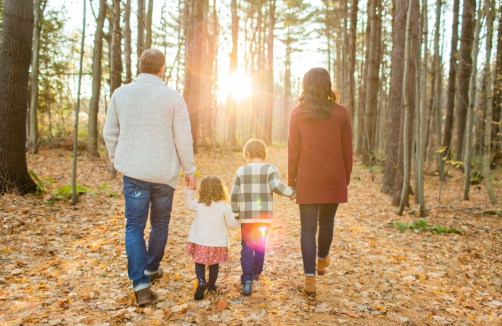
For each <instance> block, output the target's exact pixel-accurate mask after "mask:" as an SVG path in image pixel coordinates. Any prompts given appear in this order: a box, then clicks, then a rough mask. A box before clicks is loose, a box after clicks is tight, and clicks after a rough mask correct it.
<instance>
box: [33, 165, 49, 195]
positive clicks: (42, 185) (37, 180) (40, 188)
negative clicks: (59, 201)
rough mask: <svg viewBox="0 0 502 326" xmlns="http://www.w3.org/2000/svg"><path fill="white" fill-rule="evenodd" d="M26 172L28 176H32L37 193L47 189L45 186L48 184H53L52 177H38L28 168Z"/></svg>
mask: <svg viewBox="0 0 502 326" xmlns="http://www.w3.org/2000/svg"><path fill="white" fill-rule="evenodd" d="M28 173H29V174H30V176H31V177H32V178H33V180H34V181H35V183H36V184H37V194H40V193H42V192H45V191H47V187H48V186H50V185H53V184H54V183H55V181H54V179H52V178H45V177H44V178H42V179H40V178H39V177H38V175H37V174H36V173H35V172H33V171H32V170H29V171H28Z"/></svg>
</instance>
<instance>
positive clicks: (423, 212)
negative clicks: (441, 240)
mask: <svg viewBox="0 0 502 326" xmlns="http://www.w3.org/2000/svg"><path fill="white" fill-rule="evenodd" d="M422 17H423V22H424V23H423V24H422V28H423V35H424V36H423V42H422V44H423V49H424V50H423V57H424V58H423V60H422V77H421V89H422V90H421V103H420V118H419V125H418V134H419V138H418V155H417V156H418V160H417V165H416V167H415V168H416V178H417V179H418V187H417V192H418V201H419V210H420V217H425V216H427V215H428V214H427V209H426V208H425V196H424V161H425V138H426V128H427V122H426V111H427V57H428V51H427V36H428V28H427V21H428V19H427V0H423V7H422Z"/></svg>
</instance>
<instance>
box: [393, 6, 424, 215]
mask: <svg viewBox="0 0 502 326" xmlns="http://www.w3.org/2000/svg"><path fill="white" fill-rule="evenodd" d="M409 5H410V6H412V8H411V13H410V15H411V22H410V24H411V26H410V28H411V30H410V35H409V40H408V52H409V53H408V60H407V63H405V64H406V67H407V68H405V69H408V71H407V73H404V72H403V87H404V85H405V84H406V93H405V95H406V97H407V98H406V102H407V104H408V108H407V110H408V111H407V110H406V109H404V108H403V114H402V115H401V124H402V130H403V132H402V134H401V135H400V137H399V145H398V158H397V161H398V162H399V164H401V166H402V170H403V173H402V174H396V179H395V182H394V190H393V191H392V193H393V194H394V198H393V200H392V205H394V206H401V205H404V207H408V206H409V195H410V193H411V190H412V188H411V184H410V171H411V162H412V152H413V151H412V148H413V134H414V133H413V122H414V119H415V114H414V113H415V106H416V101H415V99H416V98H417V87H416V69H419V68H420V67H417V66H416V58H417V57H419V56H420V51H419V46H420V41H419V21H420V5H419V2H418V0H410V3H409ZM406 30H408V28H407V29H406ZM413 58H415V60H413ZM405 95H403V106H404V102H405V101H404V96H405ZM406 112H408V116H407V118H406V117H405V113H406ZM405 124H408V128H407V129H406V135H405V128H404V125H405ZM406 162H407V163H406ZM405 164H408V168H409V171H408V175H407V173H406V168H405ZM404 183H406V184H407V185H408V189H407V190H406V192H405V193H403V191H402V189H403V184H404ZM403 200H404V203H403Z"/></svg>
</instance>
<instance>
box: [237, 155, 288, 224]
mask: <svg viewBox="0 0 502 326" xmlns="http://www.w3.org/2000/svg"><path fill="white" fill-rule="evenodd" d="M273 192H275V193H276V194H278V195H281V196H285V197H294V196H296V192H295V190H294V189H291V188H290V187H288V186H286V185H285V184H283V183H282V182H281V181H280V180H279V170H278V169H277V167H275V166H273V165H271V164H268V163H251V164H248V165H244V166H241V167H240V168H239V169H238V170H237V173H236V175H235V181H234V186H233V188H232V196H231V202H232V211H233V212H234V214H235V216H236V217H238V218H240V220H241V223H271V222H272V219H273V210H274V198H273V194H272V193H273Z"/></svg>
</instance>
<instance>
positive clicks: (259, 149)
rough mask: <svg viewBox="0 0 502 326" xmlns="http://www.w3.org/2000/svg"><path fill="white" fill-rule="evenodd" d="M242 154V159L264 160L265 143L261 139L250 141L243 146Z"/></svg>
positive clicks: (266, 152)
mask: <svg viewBox="0 0 502 326" xmlns="http://www.w3.org/2000/svg"><path fill="white" fill-rule="evenodd" d="M242 153H243V154H244V157H248V158H261V159H263V160H264V159H266V158H267V154H268V151H267V145H265V142H263V140H261V139H254V138H252V139H250V140H248V142H247V143H246V145H244V149H243V150H242Z"/></svg>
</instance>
